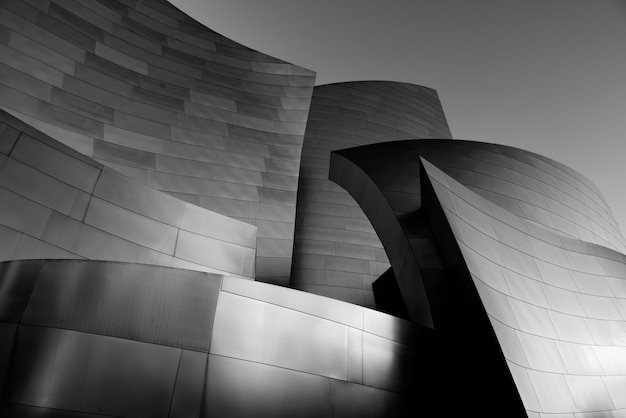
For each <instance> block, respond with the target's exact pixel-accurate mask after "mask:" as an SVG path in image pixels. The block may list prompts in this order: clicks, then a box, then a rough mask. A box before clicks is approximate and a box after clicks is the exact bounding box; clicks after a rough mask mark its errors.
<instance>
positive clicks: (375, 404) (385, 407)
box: [330, 380, 415, 418]
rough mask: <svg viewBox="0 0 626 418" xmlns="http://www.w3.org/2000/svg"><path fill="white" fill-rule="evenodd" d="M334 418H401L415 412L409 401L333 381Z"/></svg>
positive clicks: (365, 387)
mask: <svg viewBox="0 0 626 418" xmlns="http://www.w3.org/2000/svg"><path fill="white" fill-rule="evenodd" d="M330 384H331V388H330V390H331V408H332V415H330V416H333V417H346V418H347V417H354V418H357V417H358V418H361V417H371V418H374V417H381V416H384V417H400V416H405V415H406V414H407V413H409V414H411V412H410V411H415V409H412V408H411V407H410V406H411V405H410V404H409V401H408V399H405V398H403V397H401V396H400V395H398V394H396V393H393V392H388V391H386V390H380V389H376V388H372V387H369V386H363V385H357V384H354V383H347V382H341V381H339V380H331V383H330Z"/></svg>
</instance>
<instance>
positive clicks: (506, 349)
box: [489, 318, 528, 367]
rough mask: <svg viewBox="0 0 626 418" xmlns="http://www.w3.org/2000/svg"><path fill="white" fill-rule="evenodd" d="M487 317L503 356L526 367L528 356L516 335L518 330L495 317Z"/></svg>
mask: <svg viewBox="0 0 626 418" xmlns="http://www.w3.org/2000/svg"><path fill="white" fill-rule="evenodd" d="M489 319H490V321H491V326H492V327H493V330H494V332H495V333H496V336H497V337H498V341H499V342H500V347H501V348H502V353H503V354H504V357H506V358H507V359H508V360H510V361H512V362H514V363H515V364H518V365H520V366H522V367H528V357H527V356H526V353H525V351H524V348H523V347H522V344H521V343H520V339H519V337H518V333H519V331H516V330H515V329H513V328H510V327H508V326H506V325H504V324H502V323H501V322H500V321H498V320H496V319H493V318H489Z"/></svg>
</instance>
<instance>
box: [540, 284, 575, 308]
mask: <svg viewBox="0 0 626 418" xmlns="http://www.w3.org/2000/svg"><path fill="white" fill-rule="evenodd" d="M543 291H544V293H545V295H546V298H547V299H548V303H549V304H550V307H551V308H552V309H553V310H555V311H558V312H563V313H567V314H572V315H579V316H585V311H584V309H583V306H582V305H581V303H580V299H578V295H577V293H576V292H572V291H570V290H565V289H561V288H560V287H555V286H549V285H546V286H543Z"/></svg>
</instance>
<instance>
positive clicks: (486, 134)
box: [171, 0, 626, 234]
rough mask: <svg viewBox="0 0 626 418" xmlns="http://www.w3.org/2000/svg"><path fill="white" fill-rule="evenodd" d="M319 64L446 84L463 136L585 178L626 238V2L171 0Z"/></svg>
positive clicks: (331, 78)
mask: <svg viewBox="0 0 626 418" xmlns="http://www.w3.org/2000/svg"><path fill="white" fill-rule="evenodd" d="M171 2H172V3H173V4H174V5H176V6H177V7H179V8H180V9H182V10H183V11H185V12H186V13H188V14H190V15H191V16H193V17H194V18H195V19H197V20H198V21H200V22H202V23H203V24H205V25H206V26H208V27H210V28H211V29H213V30H215V31H217V32H219V33H221V34H223V35H225V36H227V37H229V38H231V39H233V40H235V41H237V42H240V43H242V44H244V45H246V46H249V47H251V48H254V49H257V50H259V51H261V52H264V53H266V54H269V55H272V56H274V57H277V58H280V59H283V60H286V61H289V62H292V63H295V64H298V65H301V66H303V67H306V68H309V69H311V70H314V71H316V72H317V84H326V83H333V82H339V81H348V80H393V81H404V82H410V83H415V84H420V85H424V86H428V87H431V88H434V89H436V90H437V91H438V93H439V97H440V99H441V101H442V103H443V107H444V110H445V112H446V116H447V119H448V123H449V125H450V128H451V130H452V134H453V136H454V138H457V139H469V140H477V141H484V142H493V143H499V144H505V145H511V146H515V147H518V148H522V149H527V150H529V151H533V152H536V153H539V154H542V155H545V156H547V157H550V158H553V159H555V160H557V161H560V162H562V163H564V164H566V165H568V166H570V167H572V168H573V169H575V170H577V171H579V172H581V173H582V174H584V175H586V176H587V177H588V178H589V179H590V180H591V181H593V182H594V183H595V184H596V185H597V186H598V187H599V188H600V190H601V191H602V192H603V194H604V196H605V198H606V200H607V202H608V204H609V206H610V207H611V209H612V210H613V213H614V215H615V218H616V219H617V221H618V222H619V224H620V227H621V229H622V231H623V233H625V234H626V193H624V190H626V0H473V1H468V0H387V1H385V2H383V1H380V0H334V1H331V0H316V1H311V0H263V1H259V0H172V1H171Z"/></svg>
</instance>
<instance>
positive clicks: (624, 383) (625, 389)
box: [602, 376, 626, 416]
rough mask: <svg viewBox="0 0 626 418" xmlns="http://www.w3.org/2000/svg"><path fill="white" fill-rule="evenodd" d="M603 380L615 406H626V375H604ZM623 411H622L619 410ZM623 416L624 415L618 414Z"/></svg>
mask: <svg viewBox="0 0 626 418" xmlns="http://www.w3.org/2000/svg"><path fill="white" fill-rule="evenodd" d="M602 382H603V383H604V386H605V387H606V389H607V391H608V392H609V395H610V396H611V400H612V401H613V404H614V405H615V408H620V409H621V408H626V397H624V393H626V376H604V377H602ZM619 412H620V413H621V411H619ZM618 416H622V415H618Z"/></svg>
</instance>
